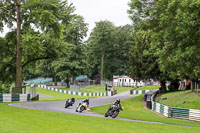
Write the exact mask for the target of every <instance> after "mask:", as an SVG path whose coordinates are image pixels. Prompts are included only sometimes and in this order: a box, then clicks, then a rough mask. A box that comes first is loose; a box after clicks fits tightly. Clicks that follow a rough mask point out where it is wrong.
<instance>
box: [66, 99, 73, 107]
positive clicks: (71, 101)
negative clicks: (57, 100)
mask: <svg viewBox="0 0 200 133" xmlns="http://www.w3.org/2000/svg"><path fill="white" fill-rule="evenodd" d="M74 103H75V98H71V99H68V100H67V101H66V103H65V108H68V107H69V106H73V104H74Z"/></svg>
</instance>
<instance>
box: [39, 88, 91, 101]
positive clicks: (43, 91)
mask: <svg viewBox="0 0 200 133" xmlns="http://www.w3.org/2000/svg"><path fill="white" fill-rule="evenodd" d="M37 93H39V94H43V95H48V96H52V97H47V98H40V101H59V100H67V99H69V98H72V97H74V98H75V99H85V98H94V97H86V96H76V95H68V94H64V93H60V92H55V91H50V90H46V89H43V88H39V87H37Z"/></svg>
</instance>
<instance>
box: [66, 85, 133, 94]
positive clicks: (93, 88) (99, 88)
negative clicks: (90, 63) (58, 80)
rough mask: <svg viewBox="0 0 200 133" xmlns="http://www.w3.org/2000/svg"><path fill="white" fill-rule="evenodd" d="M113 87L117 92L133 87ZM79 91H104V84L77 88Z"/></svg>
mask: <svg viewBox="0 0 200 133" xmlns="http://www.w3.org/2000/svg"><path fill="white" fill-rule="evenodd" d="M114 88H115V89H117V92H123V91H128V90H131V89H133V88H130V87H114ZM62 89H64V90H68V91H69V88H62ZM79 92H86V93H96V92H105V86H103V85H92V86H86V87H85V88H82V89H79Z"/></svg>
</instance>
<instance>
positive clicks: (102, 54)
mask: <svg viewBox="0 0 200 133" xmlns="http://www.w3.org/2000/svg"><path fill="white" fill-rule="evenodd" d="M115 28H116V27H115V26H114V25H113V24H112V23H111V22H109V21H100V22H97V23H96V27H95V28H94V29H93V31H92V33H91V35H90V38H89V40H88V45H89V47H90V48H91V49H92V55H91V56H95V57H98V60H100V62H101V65H100V69H101V70H100V73H101V80H103V79H104V63H105V59H108V58H107V57H108V56H109V54H110V51H111V50H112V48H113V44H114V43H115V34H116V30H115Z"/></svg>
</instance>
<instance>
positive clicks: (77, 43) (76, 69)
mask: <svg viewBox="0 0 200 133" xmlns="http://www.w3.org/2000/svg"><path fill="white" fill-rule="evenodd" d="M87 25H88V24H86V23H85V22H84V18H83V17H81V16H78V15H76V16H74V17H73V18H72V20H71V21H70V23H68V24H66V25H65V30H64V33H63V41H64V42H65V43H67V44H68V45H67V46H68V47H70V50H69V49H66V51H65V54H64V55H63V56H61V57H60V58H59V59H58V60H56V61H54V62H53V64H54V67H55V71H57V72H58V73H57V75H58V76H60V77H61V78H64V79H65V81H66V82H67V84H68V87H69V78H70V77H71V76H72V77H73V78H72V79H73V81H72V82H73V84H75V78H76V76H77V75H79V74H83V71H84V61H83V60H84V55H83V47H84V45H83V39H84V37H86V35H87V34H86V33H87V30H88V28H87Z"/></svg>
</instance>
